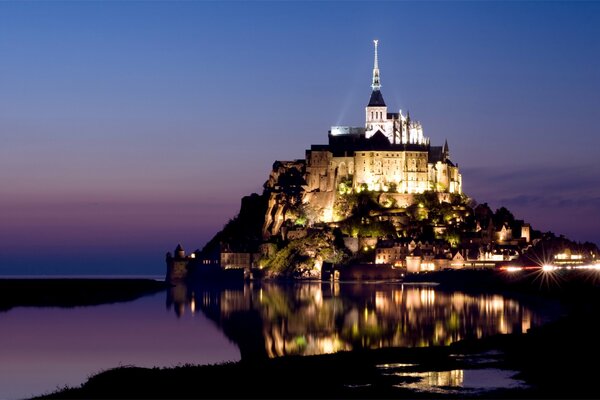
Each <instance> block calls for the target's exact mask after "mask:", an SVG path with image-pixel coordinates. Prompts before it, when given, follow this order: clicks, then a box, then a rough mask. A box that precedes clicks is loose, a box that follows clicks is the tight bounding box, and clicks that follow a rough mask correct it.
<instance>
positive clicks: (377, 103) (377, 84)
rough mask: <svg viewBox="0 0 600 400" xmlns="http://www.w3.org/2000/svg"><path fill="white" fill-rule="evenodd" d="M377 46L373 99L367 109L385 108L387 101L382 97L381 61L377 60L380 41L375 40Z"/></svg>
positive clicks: (372, 86) (372, 87) (374, 63)
mask: <svg viewBox="0 0 600 400" xmlns="http://www.w3.org/2000/svg"><path fill="white" fill-rule="evenodd" d="M373 43H374V44H375V59H374V61H373V81H372V82H371V89H373V91H372V92H371V98H370V99H369V105H368V106H367V107H385V101H383V96H382V95H381V91H380V89H381V80H380V79H379V61H378V59H377V43H379V40H373Z"/></svg>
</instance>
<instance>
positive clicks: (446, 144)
mask: <svg viewBox="0 0 600 400" xmlns="http://www.w3.org/2000/svg"><path fill="white" fill-rule="evenodd" d="M442 151H443V152H444V155H446V157H447V156H448V153H449V152H450V150H449V149H448V139H446V141H445V142H444V148H443V149H442Z"/></svg>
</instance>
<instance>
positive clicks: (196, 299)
mask: <svg viewBox="0 0 600 400" xmlns="http://www.w3.org/2000/svg"><path fill="white" fill-rule="evenodd" d="M167 303H168V305H169V306H173V307H174V309H175V312H176V313H177V314H178V315H181V314H184V313H186V312H200V311H201V312H203V313H204V314H205V315H206V316H207V317H208V318H210V319H211V320H213V321H215V322H216V323H217V325H218V326H219V327H220V328H221V329H222V330H223V331H224V333H225V334H226V335H227V336H228V337H229V338H230V339H231V340H233V341H234V342H236V344H238V346H240V352H241V354H242V358H244V357H247V358H249V357H279V356H284V355H298V354H299V355H314V354H326V353H333V352H337V351H341V350H353V349H363V348H368V349H374V348H382V347H419V346H431V345H448V344H450V343H452V342H456V341H458V340H461V339H465V338H468V337H477V338H480V337H483V336H489V335H494V334H506V333H518V332H526V331H527V330H528V329H529V328H530V327H531V326H535V325H539V324H541V322H542V316H541V314H540V313H537V312H535V311H534V310H532V309H531V308H530V307H529V306H527V305H525V304H522V303H520V302H519V301H517V300H515V299H510V298H506V297H503V296H501V295H488V294H481V295H472V294H465V293H461V292H443V291H441V290H438V289H436V288H435V287H433V286H419V285H402V284H400V283H382V284H351V283H342V284H340V283H329V282H314V283H301V284H289V285H281V284H276V283H264V282H263V283H260V284H257V283H254V284H253V283H249V284H245V285H239V286H238V287H235V288H231V287H230V288H215V287H212V288H211V287H202V286H194V287H192V286H189V287H186V286H178V287H175V288H173V289H172V290H171V291H170V293H169V295H168V299H167Z"/></svg>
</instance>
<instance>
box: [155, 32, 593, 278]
mask: <svg viewBox="0 0 600 400" xmlns="http://www.w3.org/2000/svg"><path fill="white" fill-rule="evenodd" d="M374 45H375V55H374V66H373V75H372V83H371V89H372V90H371V95H370V98H369V102H368V104H367V106H366V107H365V125H364V127H348V126H332V127H331V128H330V130H329V132H328V144H326V145H312V146H311V148H310V149H308V150H306V155H305V158H304V159H297V160H292V161H275V162H274V164H273V169H272V171H271V173H270V175H269V177H268V179H267V181H266V182H265V183H264V185H263V188H264V190H263V192H262V194H256V193H254V194H251V195H249V196H246V197H244V198H243V199H242V202H241V208H240V211H239V213H238V215H237V216H235V217H234V218H233V219H231V220H230V221H229V222H228V223H227V224H226V225H225V226H224V227H223V229H222V230H221V231H220V232H218V233H217V234H216V235H215V236H214V237H213V238H212V239H211V240H210V241H209V242H208V243H207V244H206V245H205V246H204V247H203V248H202V249H201V250H200V249H198V250H196V251H194V252H192V253H191V254H186V252H185V250H184V249H183V247H182V246H181V245H178V246H177V248H176V249H175V251H174V252H173V253H167V255H166V264H167V274H166V278H167V281H171V282H174V281H180V280H189V279H191V280H194V279H219V280H223V279H225V280H228V279H244V278H247V279H333V280H381V279H387V280H389V279H403V278H404V277H405V275H406V274H414V273H421V272H432V271H443V270H447V269H506V270H508V271H515V270H521V269H528V268H546V269H551V268H573V267H575V268H589V267H593V268H596V267H598V262H599V250H598V247H597V245H595V244H593V243H578V242H574V241H571V240H569V239H568V238H566V237H564V236H562V235H558V236H557V235H555V234H554V233H552V232H541V231H538V230H535V229H533V227H532V226H531V225H530V224H529V223H527V222H526V221H524V220H521V219H517V218H515V216H514V215H513V214H512V213H511V212H510V211H509V210H508V209H507V208H505V207H501V208H499V209H497V210H495V211H494V210H492V209H491V208H490V207H489V205H488V204H487V203H481V204H478V203H477V202H476V201H475V200H473V199H471V198H469V197H468V196H467V195H465V194H464V193H463V190H462V186H463V185H462V175H461V174H460V171H459V166H458V164H457V163H455V162H453V161H452V160H451V159H450V149H449V145H448V142H447V141H445V143H444V145H443V146H433V145H432V144H431V142H430V139H429V138H428V137H426V136H424V134H423V126H422V124H421V123H420V122H419V121H417V120H415V119H413V118H411V116H410V113H409V112H406V113H404V112H403V111H402V110H399V111H398V112H389V111H388V107H387V105H386V103H385V101H384V99H383V95H382V92H381V78H380V71H379V62H378V41H374Z"/></svg>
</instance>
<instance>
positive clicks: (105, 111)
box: [0, 1, 600, 275]
mask: <svg viewBox="0 0 600 400" xmlns="http://www.w3.org/2000/svg"><path fill="white" fill-rule="evenodd" d="M373 39H379V64H380V71H381V83H382V89H381V90H382V93H383V96H384V98H385V100H386V103H387V105H388V109H390V110H391V111H397V110H398V109H402V110H409V111H410V114H411V117H413V118H414V119H417V120H420V121H421V123H422V124H423V128H424V133H425V135H426V136H428V137H430V138H431V141H432V144H433V145H442V144H443V142H444V140H445V139H447V140H448V143H449V146H450V154H451V159H452V160H453V161H454V162H455V163H458V164H459V166H460V169H461V173H462V177H463V186H464V191H465V192H466V194H468V195H469V196H471V197H472V198H474V199H475V200H476V201H478V202H480V203H483V202H487V203H488V204H490V206H492V207H493V208H497V207H500V206H506V207H508V208H509V209H510V210H511V211H513V213H514V214H515V216H516V217H517V218H520V219H525V220H526V221H528V222H530V223H531V224H532V225H533V227H534V228H536V229H541V230H551V231H553V232H555V233H556V234H564V235H566V236H568V237H570V238H572V239H574V240H578V241H593V242H596V243H599V244H600V229H599V228H600V155H599V151H600V134H599V133H600V132H599V131H600V128H599V126H600V124H599V123H598V120H597V118H598V110H600V2H518V1H515V2H486V1H479V2H451V1H437V2H404V1H384V2H377V1H369V2H360V1H349V2H344V1H328V2H318V1H306V2H304V1H298V2H295V1H273V2H268V1H248V2H233V1H223V2H211V1H174V2H161V1H140V2H137V1H105V2H100V1H66V2H58V1H49V2H40V1H3V2H0V275H6V274H23V275H28V274H81V275H87V274H158V275H160V274H163V273H164V270H165V264H164V255H165V253H166V252H167V251H172V250H173V248H174V247H175V246H176V245H177V243H181V244H182V245H183V246H184V247H185V248H186V250H194V249H197V248H202V246H203V245H204V244H205V243H206V242H207V241H208V240H209V239H210V238H211V237H212V236H213V235H214V233H216V232H217V231H218V230H219V229H220V228H221V227H222V226H223V225H224V224H225V223H226V222H227V221H228V220H229V219H230V218H232V217H233V216H234V215H235V214H236V213H237V211H238V210H239V206H240V198H241V197H242V196H244V195H248V194H250V193H252V192H260V191H261V190H262V184H263V183H264V181H265V180H266V179H267V177H268V174H269V171H270V169H271V166H272V164H273V162H274V161H275V160H291V159H299V158H303V157H304V151H305V149H307V148H309V147H310V145H311V144H320V143H326V142H327V130H328V129H329V128H330V126H332V125H351V126H361V125H363V124H364V107H365V106H366V103H367V102H368V99H369V95H370V90H371V89H370V83H371V71H372V63H373V43H372V40H373Z"/></svg>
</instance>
